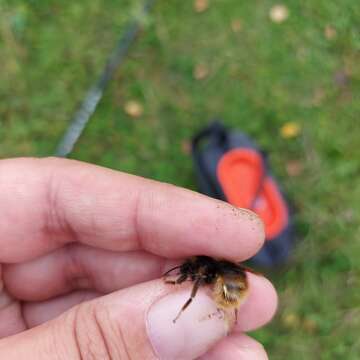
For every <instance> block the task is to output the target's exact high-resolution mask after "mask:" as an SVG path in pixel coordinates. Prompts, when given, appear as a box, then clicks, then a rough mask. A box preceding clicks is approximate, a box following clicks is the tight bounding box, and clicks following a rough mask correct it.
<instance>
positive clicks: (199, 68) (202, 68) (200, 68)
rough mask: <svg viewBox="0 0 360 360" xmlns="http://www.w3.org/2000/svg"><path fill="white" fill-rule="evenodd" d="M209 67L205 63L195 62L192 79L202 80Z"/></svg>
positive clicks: (206, 74)
mask: <svg viewBox="0 0 360 360" xmlns="http://www.w3.org/2000/svg"><path fill="white" fill-rule="evenodd" d="M209 72H210V71H209V68H208V66H207V65H206V64H197V65H196V66H195V68H194V71H193V76H194V79H196V80H203V79H205V78H206V77H207V76H208V75H209Z"/></svg>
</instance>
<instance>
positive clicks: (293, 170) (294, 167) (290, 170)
mask: <svg viewBox="0 0 360 360" xmlns="http://www.w3.org/2000/svg"><path fill="white" fill-rule="evenodd" d="M303 171H304V165H303V163H302V162H301V161H299V160H291V161H288V162H287V163H286V172H287V174H288V175H289V176H291V177H294V176H299V175H301V174H302V172H303Z"/></svg>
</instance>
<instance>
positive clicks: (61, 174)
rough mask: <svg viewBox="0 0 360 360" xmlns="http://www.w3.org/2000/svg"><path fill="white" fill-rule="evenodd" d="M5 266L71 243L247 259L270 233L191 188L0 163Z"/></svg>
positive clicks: (64, 166)
mask: <svg viewBox="0 0 360 360" xmlns="http://www.w3.org/2000/svg"><path fill="white" fill-rule="evenodd" d="M0 210H1V211H0V212H1V217H0V249H1V253H0V262H18V261H24V260H29V259H31V258H34V257H37V256H39V255H42V254H45V253H47V252H50V251H52V250H54V249H56V248H59V247H61V246H63V245H65V244H67V243H70V242H80V243H83V244H87V245H90V246H94V247H98V248H103V249H108V250H115V251H129V250H137V249H143V250H146V251H149V252H151V253H154V254H157V255H160V256H163V257H167V258H179V257H186V256H190V255H195V254H202V255H209V256H215V257H224V258H229V259H233V260H237V261H240V260H244V259H246V258H248V257H250V256H252V255H253V254H255V253H256V251H258V250H259V248H260V247H261V246H262V244H263V241H264V230H263V226H262V223H261V221H260V220H259V218H258V217H257V216H256V215H255V214H254V213H252V212H250V211H248V210H244V209H237V208H235V207H232V206H231V205H229V204H227V203H225V202H222V201H218V200H214V199H211V198H208V197H206V196H203V195H200V194H198V193H195V192H193V191H190V190H186V189H181V188H178V187H175V186H172V185H168V184H164V183H159V182H156V181H151V180H146V179H143V178H141V177H137V176H133V175H128V174H124V173H121V172H117V171H113V170H110V169H106V168H102V167H99V166H95V165H90V164H86V163H82V162H78V161H74V160H65V159H55V158H54V159H51V158H50V159H24V158H22V159H12V160H2V161H0Z"/></svg>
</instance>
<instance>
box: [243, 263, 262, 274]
mask: <svg viewBox="0 0 360 360" xmlns="http://www.w3.org/2000/svg"><path fill="white" fill-rule="evenodd" d="M237 265H238V266H239V267H240V268H241V269H242V270H244V271H248V272H251V273H253V274H255V275H259V276H264V275H263V274H262V273H261V272H259V271H256V270H254V269H252V268H251V267H249V266H246V265H244V264H241V263H239V264H237Z"/></svg>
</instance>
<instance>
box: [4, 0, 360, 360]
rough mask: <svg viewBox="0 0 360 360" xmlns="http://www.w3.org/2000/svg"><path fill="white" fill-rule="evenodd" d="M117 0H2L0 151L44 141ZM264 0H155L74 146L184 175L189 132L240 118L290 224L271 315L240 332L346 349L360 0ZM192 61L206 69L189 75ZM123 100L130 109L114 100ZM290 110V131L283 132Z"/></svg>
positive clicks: (279, 350) (98, 158) (355, 269)
mask: <svg viewBox="0 0 360 360" xmlns="http://www.w3.org/2000/svg"><path fill="white" fill-rule="evenodd" d="M118 3H119V2H118V1H115V0H106V1H100V0H93V1H91V2H83V3H82V2H81V3H79V2H70V1H64V2H56V1H54V0H47V1H36V0H32V1H30V0H29V1H25V0H22V1H20V0H11V1H10V0H7V1H6V0H0V31H1V32H0V37H1V40H0V41H1V42H0V61H1V67H2V68H1V72H0V97H1V102H0V156H1V157H10V156H20V155H21V156H23V155H26V156H28V155H35V156H45V155H49V154H52V153H53V151H54V150H55V147H56V143H57V141H58V140H59V138H60V136H61V135H62V133H63V131H64V129H65V128H66V126H67V125H68V123H69V119H70V118H71V116H72V114H73V112H74V110H75V109H76V107H77V104H78V103H79V101H81V99H82V97H83V95H84V93H85V91H86V90H87V88H88V86H89V85H90V84H92V82H93V81H94V80H95V79H96V77H97V75H98V74H99V73H100V71H101V68H102V66H103V64H104V62H105V60H106V58H107V55H108V53H109V52H110V51H111V49H112V48H113V47H114V44H115V42H116V40H117V39H118V37H119V34H121V32H122V30H123V29H124V26H125V24H126V21H127V19H129V18H130V17H131V16H132V14H134V13H135V12H136V10H137V9H138V2H134V1H130V0H129V1H121V2H120V3H121V5H118ZM135 3H136V4H135ZM274 4H275V3H274V2H273V1H269V0H258V1H238V0H227V1H220V0H218V1H216V0H213V1H211V2H210V7H209V9H208V10H207V11H205V12H203V13H196V12H194V10H193V7H192V2H191V1H175V0H170V1H161V0H159V1H158V4H157V6H156V7H155V9H154V11H153V14H152V15H151V16H150V17H149V18H148V19H147V21H146V24H147V25H146V29H145V31H144V33H143V34H142V36H141V37H140V38H139V40H138V41H137V43H136V45H135V46H134V47H133V48H132V51H131V53H130V55H129V57H128V59H127V61H126V64H125V65H124V67H123V68H122V69H121V71H119V72H118V73H117V75H116V77H115V79H114V81H113V82H112V83H111V86H110V87H109V89H108V90H107V91H106V94H105V96H104V99H103V100H102V102H101V104H100V106H99V108H98V109H97V111H96V114H95V115H94V117H93V118H92V120H91V123H90V124H89V126H88V128H87V129H86V131H85V133H84V135H83V136H82V138H81V140H80V141H79V143H78V144H77V147H76V149H75V151H74V153H73V154H72V157H73V158H76V159H81V160H84V161H89V162H94V163H97V164H101V165H104V166H108V167H111V168H115V169H119V170H123V171H128V172H131V173H134V174H139V175H142V176H147V177H150V178H154V179H158V180H162V181H166V182H170V183H174V184H177V185H180V186H185V187H190V188H196V184H195V179H194V174H193V171H192V165H191V159H190V157H189V155H188V153H187V152H186V151H184V144H185V145H186V142H187V141H188V140H189V138H190V137H191V135H192V134H193V133H194V132H195V131H196V130H197V129H199V128H200V127H201V126H203V125H204V124H206V123H207V122H208V120H209V119H210V118H212V117H214V116H217V115H219V116H221V117H223V118H224V120H225V122H226V123H227V124H228V125H231V126H234V127H237V128H240V129H242V130H243V131H245V132H247V133H248V134H250V135H251V136H252V137H253V138H254V139H256V141H257V142H258V143H259V144H260V145H261V146H262V148H263V149H265V150H267V151H268V152H269V154H270V162H271V165H272V168H273V171H274V173H275V174H276V176H277V177H278V179H280V180H281V182H282V184H283V186H284V188H285V190H286V192H287V193H288V195H289V197H290V198H291V201H292V203H293V205H294V208H295V209H296V215H295V223H296V227H297V232H298V238H299V244H298V246H297V250H296V252H295V253H294V256H293V260H292V263H291V265H289V266H288V268H287V269H284V270H282V271H281V273H276V274H272V275H270V276H271V278H272V280H273V281H274V283H275V284H276V287H277V289H278V291H279V294H280V309H279V312H278V315H277V317H276V319H275V320H274V321H273V322H272V324H270V325H269V326H267V327H266V328H264V329H262V330H259V331H257V332H255V333H254V334H253V335H254V336H255V337H256V338H258V339H260V340H261V341H262V342H263V343H264V345H265V347H266V349H267V350H268V352H269V354H270V358H272V359H294V360H297V359H335V358H342V359H348V360H352V359H359V358H360V340H359V332H360V291H359V287H360V281H359V276H360V242H359V235H360V232H359V224H360V221H359V220H360V219H359V210H360V201H359V200H360V183H359V180H358V179H359V178H358V177H359V176H360V146H359V140H360V121H359V119H358V116H359V113H360V101H359V95H360V66H359V63H360V27H359V22H358V19H359V18H360V6H359V4H358V1H357V0H343V1H341V2H331V1H325V0H304V1H301V2H300V1H295V0H286V1H283V4H285V5H286V6H287V7H288V9H289V13H290V15H289V18H288V19H287V20H286V21H285V22H283V23H281V24H275V23H273V22H272V21H271V20H270V19H269V15H268V14H269V10H270V8H271V7H272V6H273V5H274ZM234 19H238V20H240V21H241V22H242V30H241V31H240V32H238V33H235V32H233V31H232V29H231V22H232V21H233V20H234ZM326 26H331V27H332V28H333V29H335V31H336V36H335V37H334V38H332V39H327V38H326V36H325V35H324V29H325V27H326ZM200 63H201V64H205V65H206V67H207V68H208V69H209V75H208V76H207V77H206V78H205V79H203V80H196V79H194V77H193V69H194V67H195V66H196V65H197V64H200ZM128 100H136V101H138V102H140V103H141V104H142V105H143V107H144V113H143V115H142V116H140V117H139V118H136V119H134V118H131V117H129V116H128V115H126V114H125V112H124V110H123V109H124V104H125V103H126V102H127V101H128ZM289 121H294V122H296V123H297V124H298V125H299V126H300V127H301V133H300V134H299V136H297V137H295V138H291V139H284V138H283V137H281V135H280V128H281V127H282V126H283V125H284V124H285V123H287V122H289ZM293 161H297V162H299V163H301V164H302V166H303V171H302V172H301V173H300V174H298V175H297V176H289V175H288V174H287V171H286V167H287V165H288V164H289V162H293ZM264 301H266V299H264Z"/></svg>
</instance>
